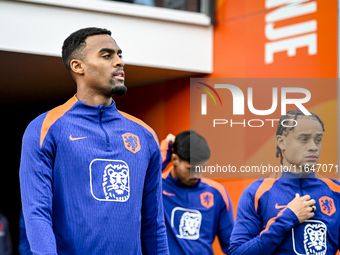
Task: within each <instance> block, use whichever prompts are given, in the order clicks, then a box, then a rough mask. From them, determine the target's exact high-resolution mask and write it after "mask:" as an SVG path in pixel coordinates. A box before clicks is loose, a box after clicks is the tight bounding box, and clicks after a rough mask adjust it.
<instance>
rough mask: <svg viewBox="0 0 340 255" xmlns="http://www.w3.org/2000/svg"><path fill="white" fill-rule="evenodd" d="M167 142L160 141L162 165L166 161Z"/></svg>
mask: <svg viewBox="0 0 340 255" xmlns="http://www.w3.org/2000/svg"><path fill="white" fill-rule="evenodd" d="M168 147H169V142H168V141H167V140H163V141H161V156H162V164H163V163H164V161H165V159H166V154H167V152H168Z"/></svg>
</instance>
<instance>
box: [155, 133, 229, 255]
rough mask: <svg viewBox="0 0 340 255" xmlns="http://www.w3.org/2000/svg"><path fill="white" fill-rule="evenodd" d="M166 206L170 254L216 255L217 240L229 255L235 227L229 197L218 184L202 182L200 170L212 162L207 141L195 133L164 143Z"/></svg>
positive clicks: (210, 181)
mask: <svg viewBox="0 0 340 255" xmlns="http://www.w3.org/2000/svg"><path fill="white" fill-rule="evenodd" d="M161 149H162V158H163V168H165V167H166V165H168V163H169V162H170V161H171V162H172V164H173V166H172V167H170V168H169V169H167V170H165V171H164V172H163V203H164V212H165V223H166V227H167V234H168V242H169V249H170V254H174V255H182V254H183V255H190V254H204V255H209V254H213V250H212V246H211V245H212V243H213V241H214V239H215V237H216V236H217V237H218V239H219V241H220V244H221V248H222V250H223V252H224V253H226V254H227V251H228V248H229V238H230V234H231V231H232V228H233V225H234V217H233V210H232V205H231V202H230V199H229V195H228V193H227V191H226V189H225V188H224V186H223V185H221V184H220V183H218V182H215V181H213V180H210V179H207V178H201V172H200V171H197V169H199V168H201V167H204V166H206V165H207V163H208V159H209V158H210V149H209V146H208V143H207V141H206V140H205V139H204V138H203V137H202V136H200V135H199V134H197V133H196V132H195V131H193V130H189V131H184V132H181V133H180V134H178V135H177V136H176V138H175V137H174V136H173V135H171V134H170V135H168V136H167V139H165V140H164V141H162V143H161Z"/></svg>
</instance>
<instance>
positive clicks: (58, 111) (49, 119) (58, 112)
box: [40, 95, 78, 148]
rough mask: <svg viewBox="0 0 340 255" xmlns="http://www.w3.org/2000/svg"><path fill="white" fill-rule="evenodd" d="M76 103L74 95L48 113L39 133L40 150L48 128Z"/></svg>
mask: <svg viewBox="0 0 340 255" xmlns="http://www.w3.org/2000/svg"><path fill="white" fill-rule="evenodd" d="M77 101H78V99H77V97H76V96H75V95H74V96H73V97H72V98H71V99H69V100H68V101H67V102H66V103H65V104H63V105H60V106H58V107H56V108H54V109H52V110H51V111H49V112H48V113H47V115H46V117H45V119H44V122H43V124H42V126H41V131H40V148H41V147H42V144H43V142H44V139H45V137H46V135H47V132H48V130H49V129H50V127H51V126H52V125H53V123H55V122H56V121H57V120H58V119H59V118H60V117H62V116H63V115H64V114H65V113H66V112H67V111H68V110H70V109H71V107H72V106H73V105H74V104H75V103H76V102H77Z"/></svg>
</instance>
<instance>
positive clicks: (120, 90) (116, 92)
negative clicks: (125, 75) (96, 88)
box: [112, 85, 127, 96]
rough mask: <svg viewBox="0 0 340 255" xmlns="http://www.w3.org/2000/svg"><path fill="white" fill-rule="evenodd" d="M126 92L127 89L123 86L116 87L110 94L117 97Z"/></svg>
mask: <svg viewBox="0 0 340 255" xmlns="http://www.w3.org/2000/svg"><path fill="white" fill-rule="evenodd" d="M126 92H127V87H126V86H125V85H116V86H115V87H114V88H113V89H112V94H114V95H117V96H124V95H125V94H126Z"/></svg>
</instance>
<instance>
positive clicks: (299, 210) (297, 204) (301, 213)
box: [288, 194, 316, 223]
mask: <svg viewBox="0 0 340 255" xmlns="http://www.w3.org/2000/svg"><path fill="white" fill-rule="evenodd" d="M288 208H290V209H291V210H292V211H293V212H294V213H295V215H296V216H297V217H298V219H299V221H300V223H302V222H304V221H305V220H307V219H309V218H311V217H313V216H314V215H315V213H314V212H315V210H316V206H315V200H314V199H311V197H310V195H305V196H302V197H300V195H299V194H295V198H294V199H293V200H292V201H291V202H290V203H289V204H288Z"/></svg>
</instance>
